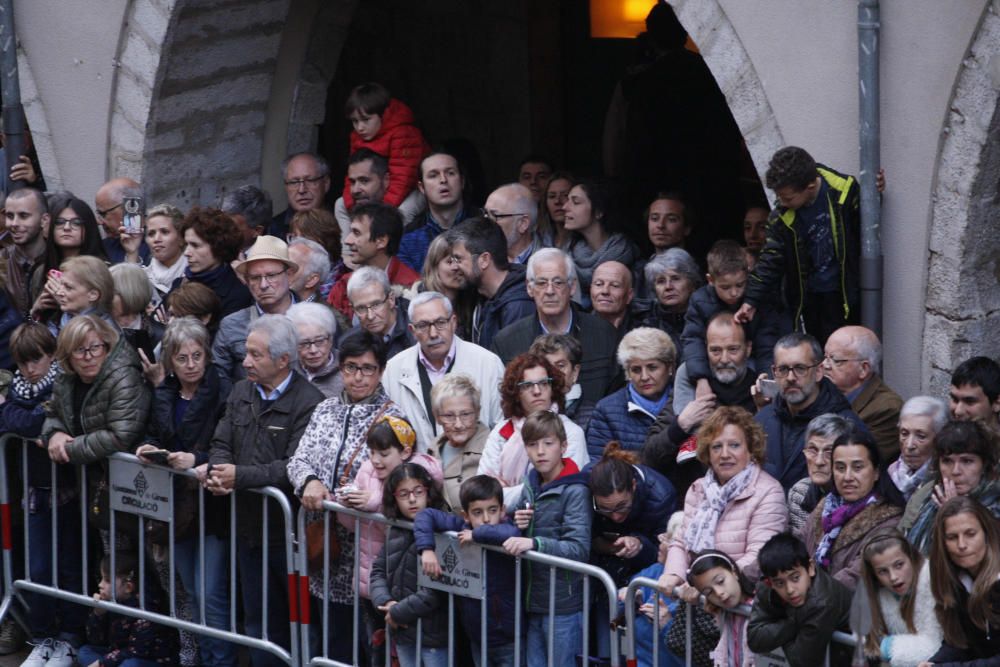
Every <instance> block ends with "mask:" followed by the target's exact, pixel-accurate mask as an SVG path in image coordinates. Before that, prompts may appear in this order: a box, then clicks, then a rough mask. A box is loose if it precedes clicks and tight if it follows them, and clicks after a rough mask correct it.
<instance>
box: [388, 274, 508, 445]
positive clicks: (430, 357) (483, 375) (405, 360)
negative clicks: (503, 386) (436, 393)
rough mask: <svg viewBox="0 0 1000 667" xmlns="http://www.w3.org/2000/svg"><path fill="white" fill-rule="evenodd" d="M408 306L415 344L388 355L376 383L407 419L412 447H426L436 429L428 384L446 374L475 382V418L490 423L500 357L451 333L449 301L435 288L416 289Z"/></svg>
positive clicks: (497, 413)
mask: <svg viewBox="0 0 1000 667" xmlns="http://www.w3.org/2000/svg"><path fill="white" fill-rule="evenodd" d="M408 310H409V312H408V313H407V314H408V315H409V318H410V331H411V332H412V333H413V335H414V337H415V338H416V339H417V344H416V345H414V346H412V347H410V348H408V349H406V350H404V351H403V352H401V353H399V354H397V355H396V356H395V357H393V358H392V359H390V360H389V363H388V364H387V365H386V367H385V375H384V376H383V378H382V384H383V386H384V387H385V391H386V393H387V394H389V398H391V399H392V400H393V402H394V403H395V404H396V405H398V406H399V408H400V409H401V410H402V411H403V414H405V415H406V416H407V418H408V419H409V420H410V423H411V424H413V429H414V430H415V431H416V432H417V450H418V451H420V452H426V451H427V447H428V446H429V445H430V444H431V443H432V442H434V440H435V439H436V438H437V436H438V435H439V434H440V428H439V427H438V425H437V424H436V423H435V420H434V415H433V413H432V411H431V409H432V407H431V388H432V387H433V386H434V385H435V384H436V383H437V382H439V381H440V380H441V379H442V378H444V376H445V375H447V374H448V373H463V374H465V375H467V376H469V378H470V379H471V380H472V381H473V382H474V383H475V384H476V386H477V387H478V388H479V391H480V392H481V394H482V398H481V401H480V408H479V421H481V422H482V423H483V424H485V425H486V426H487V427H489V428H493V425H494V424H496V423H497V421H499V420H500V419H501V418H502V417H503V413H502V412H501V410H500V380H501V379H503V370H504V369H503V364H502V363H501V362H500V358H499V357H497V356H496V355H495V354H493V353H492V352H490V351H488V350H484V349H483V348H481V347H479V346H478V345H474V344H472V343H469V342H466V341H464V340H462V339H461V338H459V337H458V336H456V335H455V326H456V320H455V315H454V313H453V312H452V307H451V302H450V301H449V300H448V297H446V296H445V295H443V294H441V293H440V292H421V293H420V294H418V295H417V296H416V297H414V299H413V301H411V302H410V307H409V309H408Z"/></svg>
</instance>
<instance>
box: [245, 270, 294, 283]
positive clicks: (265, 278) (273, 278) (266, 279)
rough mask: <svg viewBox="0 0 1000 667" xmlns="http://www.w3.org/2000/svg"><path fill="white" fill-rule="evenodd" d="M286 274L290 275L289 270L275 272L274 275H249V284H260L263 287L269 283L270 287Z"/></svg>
mask: <svg viewBox="0 0 1000 667" xmlns="http://www.w3.org/2000/svg"><path fill="white" fill-rule="evenodd" d="M284 273H288V269H282V270H281V271H275V272H274V273H262V274H260V275H259V276H254V275H251V274H249V273H248V274H247V282H248V283H258V284H260V285H263V284H264V283H267V284H268V285H273V284H274V283H275V282H277V280H278V276H280V275H282V274H284Z"/></svg>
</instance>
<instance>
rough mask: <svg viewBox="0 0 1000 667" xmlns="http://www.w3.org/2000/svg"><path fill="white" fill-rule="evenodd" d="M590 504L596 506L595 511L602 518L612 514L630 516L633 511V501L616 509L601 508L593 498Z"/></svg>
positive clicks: (626, 502) (617, 506)
mask: <svg viewBox="0 0 1000 667" xmlns="http://www.w3.org/2000/svg"><path fill="white" fill-rule="evenodd" d="M590 502H591V503H593V505H594V511H595V512H596V513H598V514H600V515H602V516H611V515H612V514H628V513H629V512H631V511H632V501H631V500H627V501H625V502H623V503H620V504H618V505H616V506H615V507H601V506H600V505H598V504H597V500H595V499H594V498H593V496H591V499H590Z"/></svg>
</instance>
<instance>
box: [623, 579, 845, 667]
mask: <svg viewBox="0 0 1000 667" xmlns="http://www.w3.org/2000/svg"><path fill="white" fill-rule="evenodd" d="M641 588H650V589H652V590H654V591H657V593H656V595H655V596H654V600H655V603H654V605H653V638H652V639H653V642H652V644H653V665H659V664H660V663H659V660H660V643H661V642H660V632H661V630H660V623H659V620H660V596H661V595H662V593H661V592H660V589H659V583H658V582H657V581H656V580H655V579H649V578H648V577H636V578H635V579H633V580H632V581H630V582H629V584H628V587H627V588H626V591H625V602H624V605H625V624H626V628H625V655H626V665H627V666H628V667H636V665H638V658H637V657H636V649H635V616H636V606H635V596H636V594H637V592H638V591H639V589H641ZM682 604H683V605H684V613H685V614H686V617H685V621H686V623H685V626H684V630H685V636H684V664H685V665H691V664H693V662H692V659H691V643H692V640H691V631H692V625H693V620H694V619H693V615H694V605H693V604H686V603H682ZM704 604H705V598H704V596H699V605H704ZM664 613H667V612H666V610H664ZM726 613H730V614H739V615H740V616H746V617H748V618H749V617H750V606H749V605H745V604H744V605H740V606H738V607H736V608H734V609H729V610H727V611H726ZM831 641H832V642H835V643H838V644H844V645H845V646H851V647H854V646H857V643H858V640H857V637H856V636H855V635H853V634H847V633H846V632H840V631H839V630H838V631H834V633H833V637H832V638H831ZM664 650H666V648H664ZM829 653H830V652H829V647H828V648H827V656H826V660H825V664H826V665H827V666H829V664H830V654H829ZM770 664H772V665H773V664H778V661H777V660H772V661H771V663H770Z"/></svg>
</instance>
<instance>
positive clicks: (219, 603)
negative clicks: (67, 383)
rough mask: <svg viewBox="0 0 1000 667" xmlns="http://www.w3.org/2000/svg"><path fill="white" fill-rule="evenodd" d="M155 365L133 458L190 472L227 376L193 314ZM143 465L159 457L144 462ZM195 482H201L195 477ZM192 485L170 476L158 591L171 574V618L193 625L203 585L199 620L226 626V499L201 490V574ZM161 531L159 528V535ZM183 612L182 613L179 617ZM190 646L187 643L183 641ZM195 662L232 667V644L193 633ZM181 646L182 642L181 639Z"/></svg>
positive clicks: (157, 540) (222, 403)
mask: <svg viewBox="0 0 1000 667" xmlns="http://www.w3.org/2000/svg"><path fill="white" fill-rule="evenodd" d="M161 363H162V365H163V370H164V373H165V378H164V380H163V382H162V384H160V385H159V386H158V387H156V388H155V390H154V393H153V407H152V415H151V416H150V420H149V429H148V430H147V432H146V443H145V444H143V445H140V446H139V448H138V449H137V450H136V452H135V453H136V455H137V456H138V457H139V458H140V459H143V458H144V456H145V455H146V454H149V453H150V452H152V451H156V450H166V451H168V452H170V454H168V455H167V460H166V464H167V465H169V466H170V467H171V468H174V469H176V470H190V469H192V468H194V469H195V472H199V471H200V470H202V468H198V466H201V465H203V464H205V463H208V454H209V450H210V449H211V444H212V435H213V434H214V433H215V427H216V426H217V425H218V423H219V420H220V419H222V415H223V413H224V412H225V409H226V399H227V398H228V396H229V390H230V389H231V387H230V384H229V381H228V378H227V377H225V375H224V374H223V373H221V372H220V370H219V369H218V367H216V366H214V365H213V364H212V339H211V335H210V334H209V332H208V329H206V328H205V325H204V324H202V323H201V322H199V321H198V320H197V319H195V318H194V317H175V318H174V319H172V320H171V321H170V324H169V325H167V328H166V331H165V332H164V335H163V346H162V354H161ZM145 460H147V461H148V462H150V463H163V461H162V460H160V461H157V460H154V459H145ZM201 481H204V479H202V480H201ZM200 493H202V491H200V489H199V487H198V485H197V483H196V481H195V480H194V479H192V478H190V477H180V476H176V477H174V516H175V518H176V520H175V523H174V539H175V540H176V542H175V545H174V558H175V560H174V563H172V564H171V563H170V562H169V561H166V560H161V559H159V558H157V560H156V565H157V573H158V574H159V575H160V580H161V582H162V584H163V586H164V589H165V590H169V582H170V577H171V576H172V574H171V573H172V572H173V571H176V572H177V574H178V575H179V576H180V579H181V583H182V584H183V590H180V591H178V615H180V616H181V618H185V619H186V620H194V621H195V622H196V623H197V622H199V619H200V612H201V601H200V596H201V591H202V581H203V580H204V591H205V623H206V624H207V625H208V626H209V627H213V628H220V629H226V628H228V627H229V594H228V585H227V581H228V579H227V576H226V573H227V570H228V566H229V554H228V551H227V545H228V543H229V531H228V525H229V522H228V517H229V499H228V498H226V497H224V496H216V495H213V494H211V493H203V495H204V502H205V513H204V515H203V521H204V522H205V539H204V548H205V561H204V563H205V569H204V570H202V569H201V559H200V556H199V553H200V552H199V541H198V495H199V494H200ZM164 532H165V531H164ZM165 537H166V536H165V535H164V534H163V532H161V533H160V534H156V533H153V534H150V535H149V539H150V540H152V541H153V543H154V544H158V545H160V546H164V547H165V546H167V545H168V541H167V540H166V539H165ZM185 614H186V615H185ZM191 644H192V648H194V646H193V645H194V642H193V641H191ZM196 645H197V648H198V652H199V655H200V658H201V661H200V664H202V665H206V666H207V665H212V666H223V665H225V666H230V665H235V664H236V647H235V646H234V645H233V644H230V643H228V642H225V641H222V640H219V639H213V638H211V637H207V636H199V637H198V639H197V644H196ZM181 646H182V647H183V648H184V649H186V648H187V647H188V642H186V641H185V638H184V637H183V635H182V640H181Z"/></svg>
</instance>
